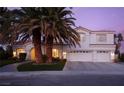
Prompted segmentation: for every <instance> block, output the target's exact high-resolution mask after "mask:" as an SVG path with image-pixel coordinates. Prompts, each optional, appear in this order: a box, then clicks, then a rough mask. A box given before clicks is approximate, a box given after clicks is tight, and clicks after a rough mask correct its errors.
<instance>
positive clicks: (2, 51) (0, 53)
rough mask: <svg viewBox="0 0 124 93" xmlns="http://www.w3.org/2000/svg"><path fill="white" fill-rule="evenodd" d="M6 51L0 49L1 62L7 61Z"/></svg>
mask: <svg viewBox="0 0 124 93" xmlns="http://www.w3.org/2000/svg"><path fill="white" fill-rule="evenodd" d="M5 56H6V54H5V50H4V49H3V47H0V60H3V59H5Z"/></svg>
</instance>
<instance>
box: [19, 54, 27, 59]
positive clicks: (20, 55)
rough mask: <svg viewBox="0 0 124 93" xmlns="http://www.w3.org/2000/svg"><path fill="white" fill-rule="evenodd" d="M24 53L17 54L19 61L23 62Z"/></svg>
mask: <svg viewBox="0 0 124 93" xmlns="http://www.w3.org/2000/svg"><path fill="white" fill-rule="evenodd" d="M26 55H27V54H26V53H19V60H21V61H24V60H25V59H26Z"/></svg>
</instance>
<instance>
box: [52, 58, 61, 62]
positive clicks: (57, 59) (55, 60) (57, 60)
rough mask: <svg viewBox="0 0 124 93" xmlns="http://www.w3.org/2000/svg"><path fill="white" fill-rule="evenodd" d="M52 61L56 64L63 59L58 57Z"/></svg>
mask: <svg viewBox="0 0 124 93" xmlns="http://www.w3.org/2000/svg"><path fill="white" fill-rule="evenodd" d="M52 61H53V62H54V63H56V62H60V61H61V59H60V58H59V57H57V58H54V57H53V58H52Z"/></svg>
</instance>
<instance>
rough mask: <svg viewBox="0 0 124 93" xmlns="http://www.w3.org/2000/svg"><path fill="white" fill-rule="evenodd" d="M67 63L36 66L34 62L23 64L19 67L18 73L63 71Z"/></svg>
mask: <svg viewBox="0 0 124 93" xmlns="http://www.w3.org/2000/svg"><path fill="white" fill-rule="evenodd" d="M65 63H66V62H65V61H60V62H57V63H49V64H48V63H40V64H36V63H34V62H30V63H25V64H21V65H19V66H18V67H17V69H18V71H61V70H63V68H64V65H65Z"/></svg>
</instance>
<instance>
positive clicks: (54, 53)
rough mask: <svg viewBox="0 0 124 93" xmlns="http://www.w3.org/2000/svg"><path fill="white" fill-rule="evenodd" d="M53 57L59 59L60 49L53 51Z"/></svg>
mask: <svg viewBox="0 0 124 93" xmlns="http://www.w3.org/2000/svg"><path fill="white" fill-rule="evenodd" d="M52 56H53V57H54V58H57V57H59V50H58V49H53V50H52Z"/></svg>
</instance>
